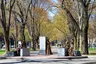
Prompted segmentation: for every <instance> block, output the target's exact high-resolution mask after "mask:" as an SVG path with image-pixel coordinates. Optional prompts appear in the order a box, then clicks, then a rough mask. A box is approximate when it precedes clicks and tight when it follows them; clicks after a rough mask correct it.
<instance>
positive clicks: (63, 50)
mask: <svg viewBox="0 0 96 64" xmlns="http://www.w3.org/2000/svg"><path fill="white" fill-rule="evenodd" d="M58 55H59V56H68V50H67V49H66V48H59V49H58Z"/></svg>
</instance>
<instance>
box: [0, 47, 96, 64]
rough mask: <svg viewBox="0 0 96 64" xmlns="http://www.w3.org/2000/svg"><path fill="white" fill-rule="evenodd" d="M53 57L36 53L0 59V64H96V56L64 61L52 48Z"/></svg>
mask: <svg viewBox="0 0 96 64" xmlns="http://www.w3.org/2000/svg"><path fill="white" fill-rule="evenodd" d="M52 51H54V54H53V55H47V56H45V55H38V51H34V52H32V53H31V56H27V57H7V59H0V64H96V56H88V58H80V59H65V58H66V57H59V56H58V55H57V52H56V51H57V49H56V48H53V49H52Z"/></svg>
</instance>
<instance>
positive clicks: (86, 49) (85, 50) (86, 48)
mask: <svg viewBox="0 0 96 64" xmlns="http://www.w3.org/2000/svg"><path fill="white" fill-rule="evenodd" d="M83 46H84V47H83V54H88V26H86V27H85V29H84V41H83Z"/></svg>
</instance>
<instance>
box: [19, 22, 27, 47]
mask: <svg viewBox="0 0 96 64" xmlns="http://www.w3.org/2000/svg"><path fill="white" fill-rule="evenodd" d="M24 32H25V24H22V26H21V29H20V36H21V42H22V44H21V47H22V48H26V41H25V34H24Z"/></svg>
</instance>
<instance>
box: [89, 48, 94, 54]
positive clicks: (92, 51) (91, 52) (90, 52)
mask: <svg viewBox="0 0 96 64" xmlns="http://www.w3.org/2000/svg"><path fill="white" fill-rule="evenodd" d="M88 50H89V55H96V48H89V49H88Z"/></svg>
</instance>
